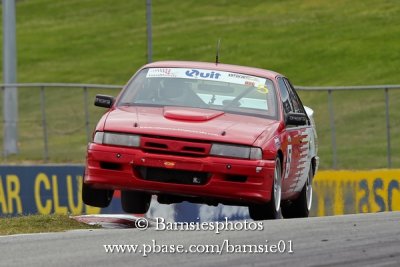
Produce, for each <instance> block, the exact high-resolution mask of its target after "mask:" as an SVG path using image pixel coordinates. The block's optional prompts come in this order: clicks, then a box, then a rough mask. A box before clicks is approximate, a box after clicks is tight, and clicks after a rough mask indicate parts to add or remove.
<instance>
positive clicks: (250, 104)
mask: <svg viewBox="0 0 400 267" xmlns="http://www.w3.org/2000/svg"><path fill="white" fill-rule="evenodd" d="M135 105H142V106H181V107H192V108H206V109H217V110H223V111H224V112H227V113H237V114H243V115H251V116H261V117H269V118H276V117H277V105H276V97H275V87H274V85H273V82H272V81H271V80H269V79H266V78H262V77H256V76H251V75H247V74H240V73H234V72H226V71H213V70H205V69H191V68H149V69H143V70H142V71H140V72H139V73H138V74H137V75H136V76H135V77H134V78H133V79H132V80H131V82H130V83H129V85H128V86H127V88H126V89H125V90H124V92H123V93H122V96H121V97H120V99H119V101H118V103H117V106H119V107H121V106H135Z"/></svg>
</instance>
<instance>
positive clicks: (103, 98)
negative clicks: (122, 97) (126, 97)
mask: <svg viewBox="0 0 400 267" xmlns="http://www.w3.org/2000/svg"><path fill="white" fill-rule="evenodd" d="M114 100H115V99H114V97H112V96H109V95H96V98H95V99H94V105H95V106H98V107H102V108H111V106H112V105H113V104H114Z"/></svg>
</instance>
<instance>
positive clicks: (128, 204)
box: [121, 190, 151, 214]
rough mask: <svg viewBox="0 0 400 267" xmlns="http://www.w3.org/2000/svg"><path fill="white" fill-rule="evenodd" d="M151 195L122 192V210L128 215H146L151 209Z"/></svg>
mask: <svg viewBox="0 0 400 267" xmlns="http://www.w3.org/2000/svg"><path fill="white" fill-rule="evenodd" d="M150 203H151V194H149V193H145V192H139V191H125V190H123V191H121V204H122V209H123V210H124V211H125V212H127V213H135V214H144V213H146V212H147V211H148V210H149V208H150Z"/></svg>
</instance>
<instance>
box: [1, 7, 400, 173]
mask: <svg viewBox="0 0 400 267" xmlns="http://www.w3.org/2000/svg"><path fill="white" fill-rule="evenodd" d="M152 14H153V43H154V46H153V51H154V52H153V60H166V59H178V60H196V61H213V60H214V58H215V46H216V42H217V40H218V39H219V38H221V53H220V60H221V61H222V62H224V63H232V64H239V65H250V66H255V67H261V68H266V69H272V70H275V71H278V72H281V73H283V74H285V75H287V76H288V77H289V78H290V79H291V81H292V83H293V84H296V85H307V86H338V85H375V84H400V79H399V75H398V70H399V69H400V50H399V49H398V44H399V43H400V27H398V25H400V16H399V15H398V14H400V5H399V4H398V2H397V1H395V0H392V1H390V0H365V1H350V0H339V1H317V0H303V1H300V0H285V1H263V0H252V1H240V0H230V1H228V0H205V1H194V0H188V1H177V0H170V1H166V0H158V1H153V13H152ZM17 40H18V82H79V83H100V84H124V83H125V82H126V81H127V80H128V79H129V78H130V76H131V75H132V74H133V73H134V72H135V71H136V70H137V68H138V67H140V66H141V65H143V64H145V63H146V58H147V56H146V53H147V51H146V19H145V1H138V0H136V1H123V0H117V1H113V2H112V3H111V2H110V1H106V0H91V1H89V0H86V1H81V0H69V1H52V0H29V1H28V0H21V1H17ZM95 93H96V92H94V91H92V92H91V97H93V95H94V94H95ZM116 93H117V92H116V91H113V92H112V94H116ZM300 95H301V97H302V99H303V102H304V103H305V104H306V105H308V106H310V107H312V108H313V109H314V110H315V111H316V123H317V127H318V133H319V138H320V140H319V141H320V142H319V143H320V157H321V168H323V169H327V168H330V167H331V164H332V148H331V131H330V124H329V114H328V107H327V94H326V93H310V92H300ZM46 96H47V102H46V110H47V117H48V119H49V142H50V143H49V149H50V161H51V162H83V161H84V156H85V153H84V152H85V148H86V132H85V129H84V125H85V122H84V118H83V108H82V107H83V105H84V104H83V101H82V92H81V91H80V90H75V91H72V90H70V89H69V90H67V89H65V90H64V91H62V92H54V90H46ZM390 96H391V102H390V106H391V110H390V113H391V123H392V129H391V131H392V132H391V135H392V138H393V139H392V148H393V150H392V157H393V159H392V160H393V166H394V167H400V140H399V138H398V136H399V135H400V125H399V123H398V122H399V121H400V120H399V119H400V118H399V117H400V116H399V113H398V112H397V107H398V106H399V105H400V97H399V92H391V93H390ZM19 100H20V106H19V113H20V115H21V116H20V120H21V121H20V126H19V134H20V150H21V153H20V155H17V156H12V157H9V158H7V159H4V158H3V160H2V162H6V160H7V162H10V161H11V162H20V161H35V162H38V161H40V160H41V159H42V158H43V141H42V137H43V132H42V128H41V114H40V96H39V94H38V91H37V90H36V89H34V90H30V89H20V91H19ZM0 101H2V99H0ZM90 103H92V98H91V99H90ZM334 109H335V114H336V117H335V123H336V127H337V129H336V130H337V144H338V167H339V168H354V169H368V168H380V167H386V166H387V164H386V133H385V130H386V129H385V125H384V118H385V117H384V116H385V113H384V111H385V110H384V94H383V92H370V91H360V92H345V93H334ZM101 112H102V110H99V109H95V108H94V107H92V106H90V113H91V117H90V118H91V120H90V126H91V128H93V127H94V125H95V123H96V121H97V119H98V118H99V117H100V115H101ZM2 127H3V126H2V125H1V123H0V130H1V131H2ZM1 139H2V136H1V137H0V143H2V140H1Z"/></svg>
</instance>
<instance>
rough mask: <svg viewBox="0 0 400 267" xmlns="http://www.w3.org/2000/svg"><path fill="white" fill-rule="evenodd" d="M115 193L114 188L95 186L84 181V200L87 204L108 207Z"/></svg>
mask: <svg viewBox="0 0 400 267" xmlns="http://www.w3.org/2000/svg"><path fill="white" fill-rule="evenodd" d="M83 177H85V176H83ZM113 195H114V190H107V189H97V188H93V187H92V186H90V185H88V184H85V183H84V182H83V181H82V200H83V203H85V204H86V205H90V206H94V207H99V208H106V207H108V206H109V205H110V203H111V200H112V198H113Z"/></svg>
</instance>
